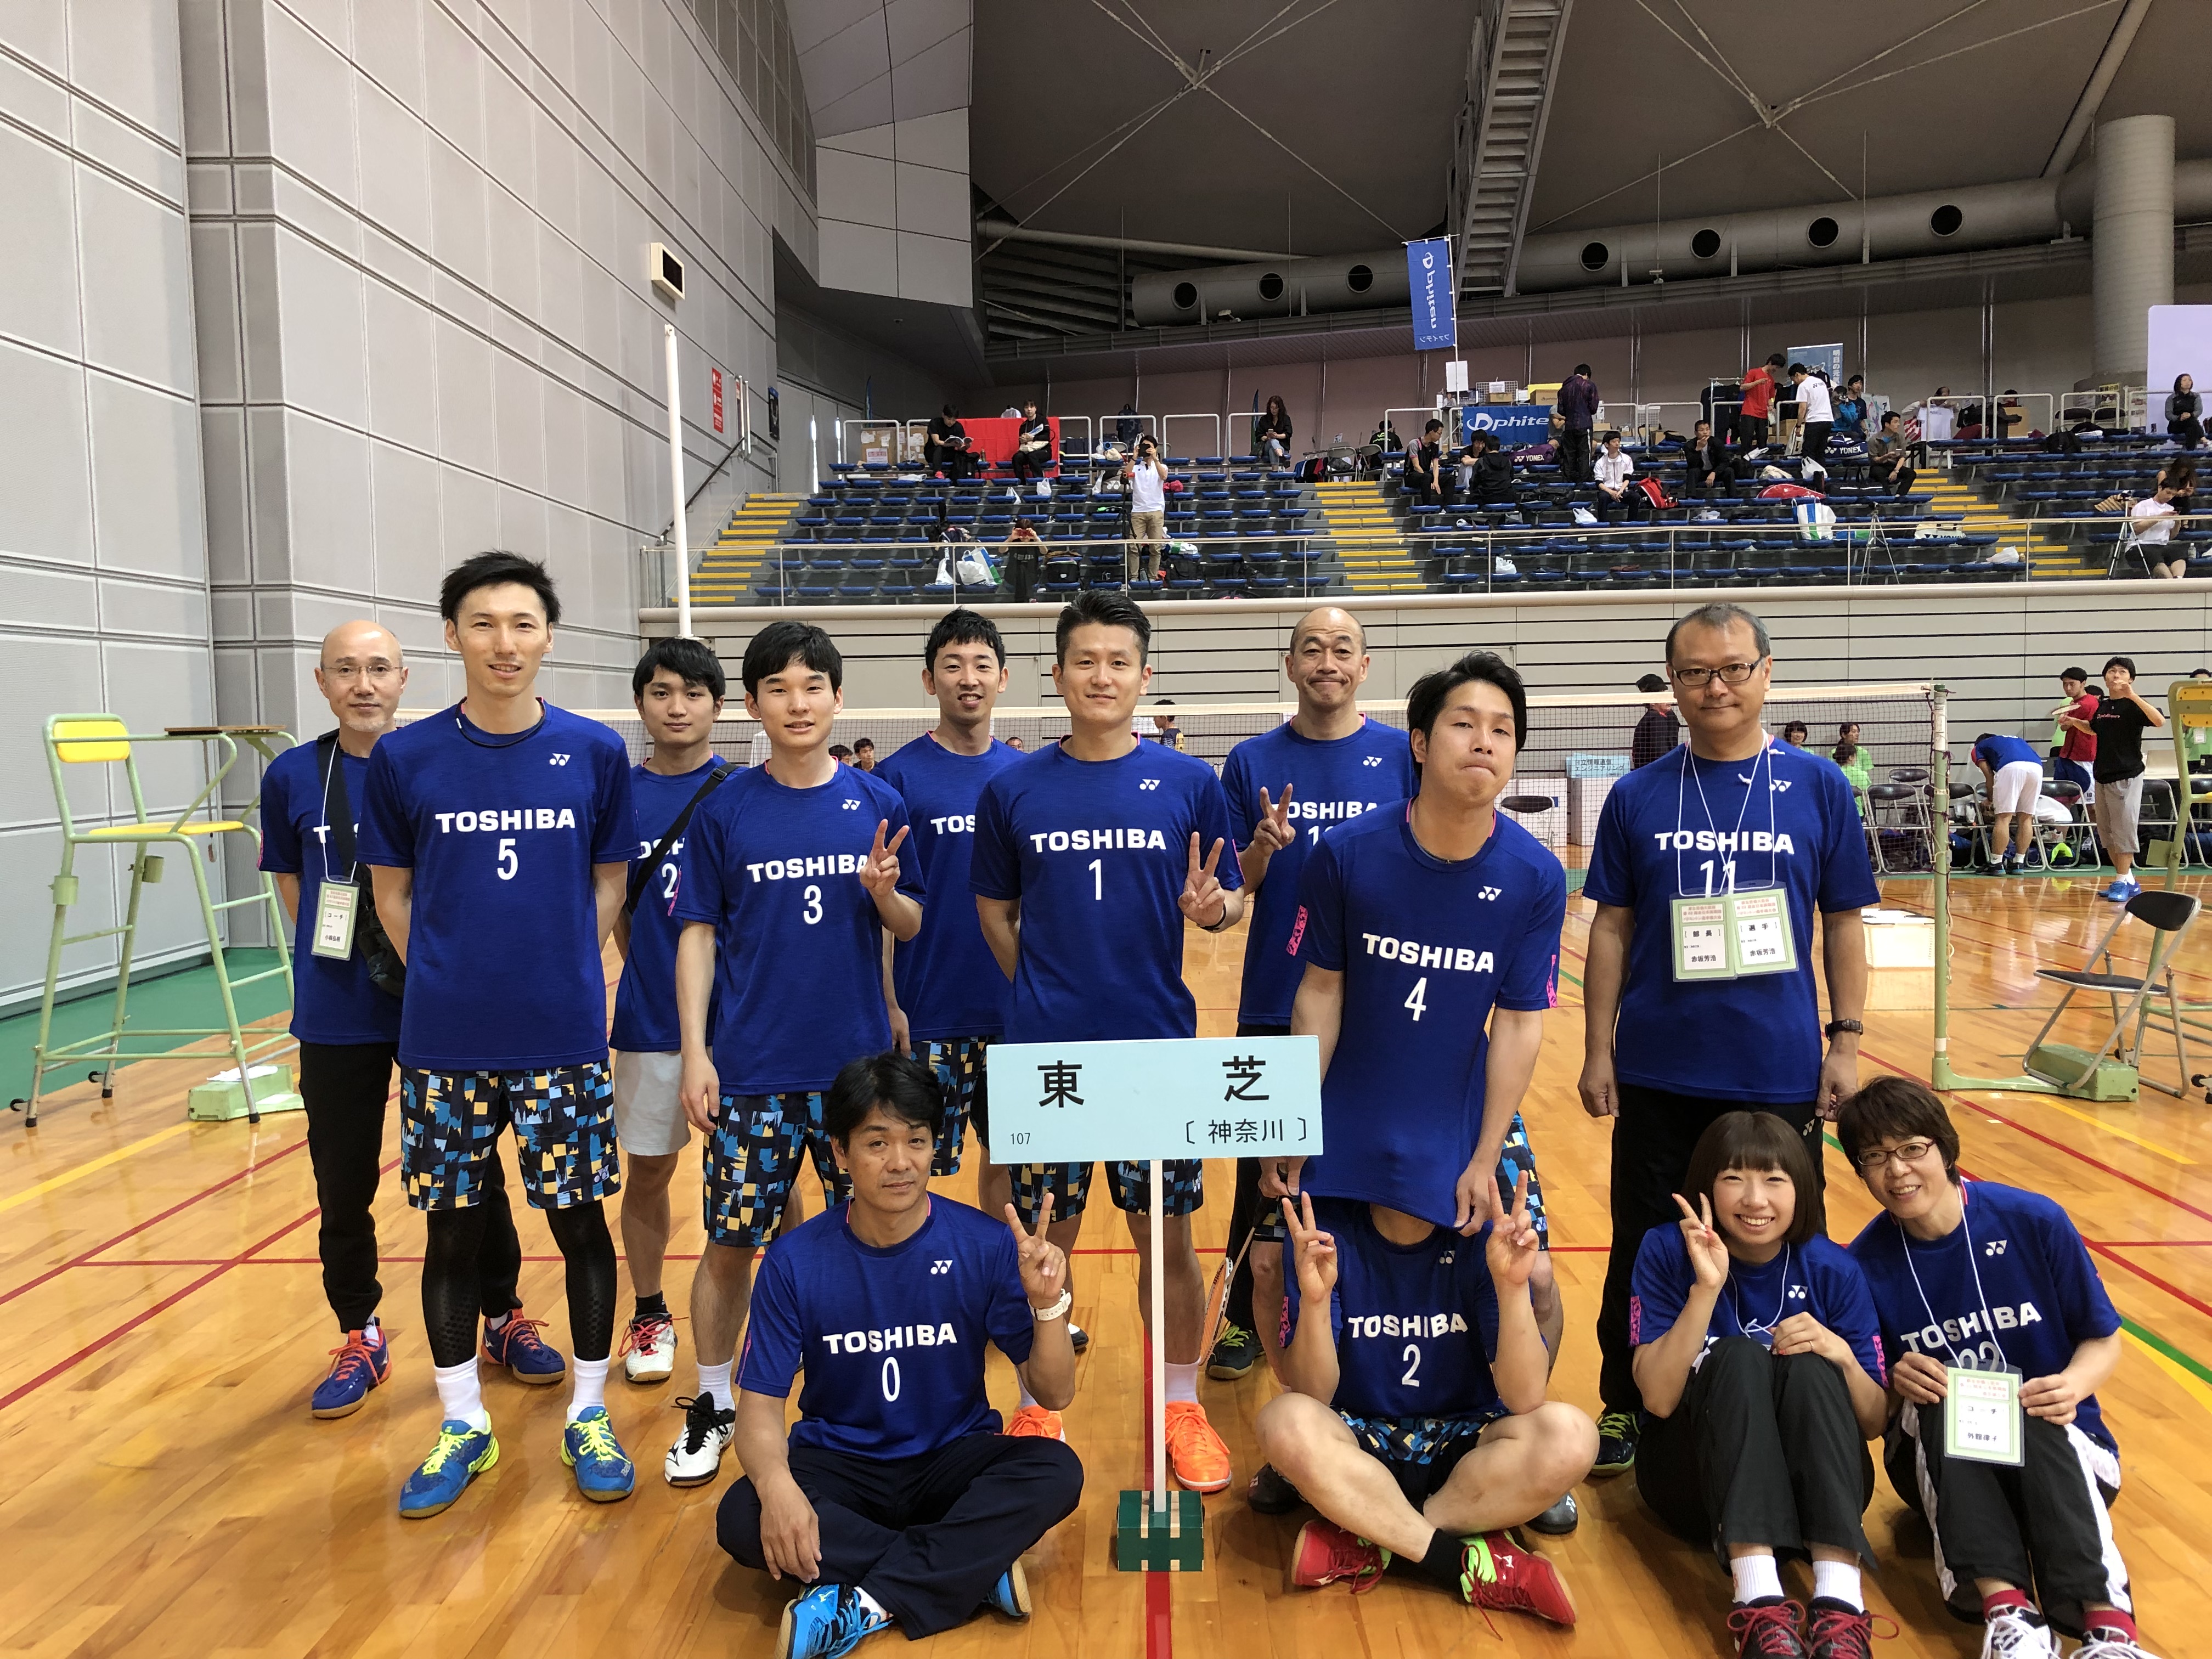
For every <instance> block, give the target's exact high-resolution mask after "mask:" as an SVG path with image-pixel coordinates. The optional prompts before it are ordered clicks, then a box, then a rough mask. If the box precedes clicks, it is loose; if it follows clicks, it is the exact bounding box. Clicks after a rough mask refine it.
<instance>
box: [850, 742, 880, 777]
mask: <svg viewBox="0 0 2212 1659" xmlns="http://www.w3.org/2000/svg"><path fill="white" fill-rule="evenodd" d="M853 764H854V766H856V767H858V768H859V769H860V770H861V771H863V772H872V771H874V770H875V769H876V740H875V739H874V738H858V739H856V740H855V741H854V744H853Z"/></svg>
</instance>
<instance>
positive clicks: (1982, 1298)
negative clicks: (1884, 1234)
mask: <svg viewBox="0 0 2212 1659" xmlns="http://www.w3.org/2000/svg"><path fill="white" fill-rule="evenodd" d="M1889 1225H1891V1226H1893V1227H1897V1231H1898V1235H1899V1238H1900V1239H1901V1240H1902V1241H1903V1243H1904V1245H1905V1271H1906V1272H1907V1273H1911V1275H1912V1288H1913V1289H1914V1290H1915V1291H1917V1292H1918V1293H1919V1297H1920V1308H1921V1311H1922V1312H1923V1313H1925V1314H1926V1315H1927V1316H1928V1322H1929V1324H1930V1325H1933V1326H1934V1327H1935V1328H1936V1329H1937V1330H1939V1331H1940V1330H1942V1328H1943V1322H1942V1320H1940V1319H1938V1318H1936V1310H1935V1308H1934V1307H1933V1306H1932V1305H1931V1304H1929V1300H1928V1292H1927V1291H1926V1289H1925V1288H1924V1287H1923V1285H1921V1283H1920V1269H1919V1268H1917V1267H1914V1266H1913V1265H1912V1236H1911V1234H1910V1233H1907V1232H1906V1231H1905V1229H1904V1228H1903V1227H1900V1226H1898V1223H1897V1219H1896V1218H1895V1217H1892V1218H1890V1223H1889ZM1959 1231H1960V1232H1961V1233H1963V1234H1965V1235H1966V1271H1967V1272H1969V1273H1972V1274H1973V1276H1974V1295H1975V1297H1976V1298H1977V1299H1978V1301H1979V1302H1980V1303H1981V1304H1982V1328H1983V1329H1984V1330H1985V1331H1987V1332H1988V1333H1989V1334H1990V1346H1991V1347H1993V1348H1995V1349H1996V1351H1997V1358H2000V1359H2002V1360H2003V1361H2004V1362H2005V1364H2008V1365H2009V1364H2012V1356H2011V1355H2010V1354H2008V1353H2007V1352H2005V1351H2004V1344H2003V1343H2002V1342H2000V1341H1999V1340H1997V1324H1996V1321H1995V1320H1994V1319H1991V1318H1990V1298H1989V1295H1988V1293H1987V1292H1986V1291H1984V1290H1983V1289H1982V1269H1981V1265H1980V1264H1979V1263H1978V1262H1977V1261H1975V1260H1974V1229H1973V1226H1972V1224H1971V1223H1970V1222H1969V1221H1968V1220H1967V1219H1966V1183H1965V1182H1960V1184H1959ZM1943 1346H1945V1347H1947V1348H1949V1349H1950V1350H1951V1363H1952V1364H1954V1365H1957V1366H1958V1367H1959V1369H1960V1370H1973V1369H1975V1368H1974V1367H1973V1366H1971V1365H1967V1364H1964V1363H1962V1362H1961V1361H1960V1358H1959V1351H1958V1349H1957V1348H1955V1347H1953V1346H1952V1345H1951V1342H1950V1340H1949V1339H1948V1338H1946V1339H1945V1340H1944V1343H1943Z"/></svg>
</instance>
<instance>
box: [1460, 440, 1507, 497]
mask: <svg viewBox="0 0 2212 1659" xmlns="http://www.w3.org/2000/svg"><path fill="white" fill-rule="evenodd" d="M1466 455H1467V468H1468V495H1469V496H1471V497H1472V498H1473V499H1474V500H1475V501H1480V502H1481V503H1482V504H1483V505H1484V506H1486V507H1495V506H1498V505H1499V504H1501V503H1504V502H1507V501H1511V500H1512V499H1513V458H1512V457H1511V456H1510V455H1508V454H1507V453H1505V451H1504V448H1503V447H1501V446H1500V445H1499V443H1498V435H1497V434H1496V433H1494V432H1474V433H1471V434H1469V435H1468V441H1467V450H1466Z"/></svg>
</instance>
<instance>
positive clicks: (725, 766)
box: [623, 761, 738, 916]
mask: <svg viewBox="0 0 2212 1659" xmlns="http://www.w3.org/2000/svg"><path fill="white" fill-rule="evenodd" d="M737 769H738V763H736V762H735V761H724V762H722V763H721V764H720V765H719V766H717V767H715V769H714V770H713V771H711V772H709V773H708V775H707V781H706V782H704V783H702V784H701V785H700V786H699V793H697V794H696V795H694V796H692V797H691V799H690V800H688V801H685V802H684V810H683V811H680V812H678V814H677V815H676V822H675V823H671V824H670V825H669V826H668V833H667V834H666V835H665V836H662V837H661V838H660V844H659V846H657V847H655V848H653V851H651V852H650V853H648V854H646V855H645V859H644V860H643V862H641V864H639V866H637V868H636V869H635V870H633V871H631V872H629V897H627V898H625V899H624V900H623V915H626V916H627V915H635V913H636V910H637V901H638V897H639V896H640V895H641V894H642V893H643V892H644V891H645V884H646V883H647V880H649V879H650V878H651V877H652V875H653V866H654V865H656V864H658V863H659V862H660V861H661V860H663V859H665V858H666V857H667V856H668V849H669V848H671V847H673V846H675V845H676V842H677V839H678V837H679V836H682V835H683V833H684V826H685V825H687V824H689V823H690V822H691V814H692V813H693V812H694V811H697V810H698V805H699V803H700V802H701V801H702V800H704V799H707V797H708V793H711V792H712V791H713V790H714V789H715V788H717V787H720V783H721V781H722V780H723V779H724V778H726V777H727V776H729V775H730V774H731V773H732V772H734V771H736V770H737Z"/></svg>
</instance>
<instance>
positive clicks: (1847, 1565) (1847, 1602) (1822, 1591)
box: [1813, 1561, 1866, 1613]
mask: <svg viewBox="0 0 2212 1659" xmlns="http://www.w3.org/2000/svg"><path fill="white" fill-rule="evenodd" d="M1813 1594H1814V1596H1815V1597H1819V1596H1823V1595H1825V1596H1826V1597H1827V1598H1828V1600H1830V1601H1841V1602H1842V1603H1843V1604H1844V1606H1845V1607H1849V1608H1850V1609H1851V1610H1852V1611H1853V1612H1855V1613H1864V1612H1865V1611H1866V1603H1865V1602H1864V1601H1862V1600H1860V1591H1859V1564H1858V1563H1857V1562H1856V1561H1815V1562H1814V1563H1813Z"/></svg>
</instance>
